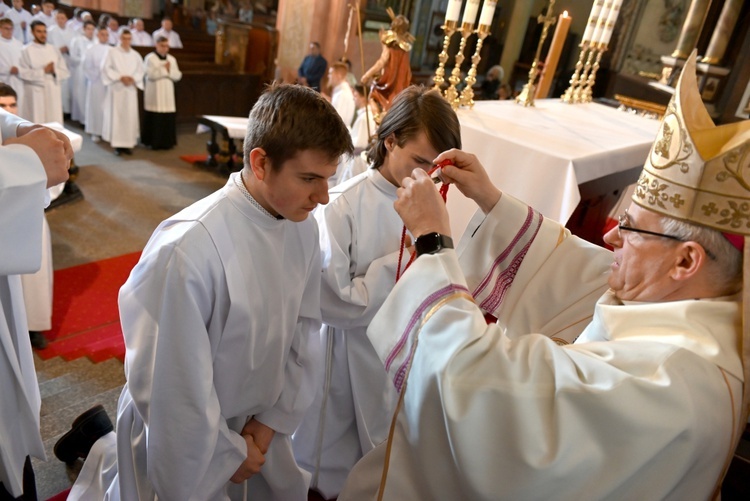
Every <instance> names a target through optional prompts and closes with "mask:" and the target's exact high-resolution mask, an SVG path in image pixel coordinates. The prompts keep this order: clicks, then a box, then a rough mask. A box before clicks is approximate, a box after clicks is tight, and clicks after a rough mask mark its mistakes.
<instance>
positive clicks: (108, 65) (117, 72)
mask: <svg viewBox="0 0 750 501" xmlns="http://www.w3.org/2000/svg"><path fill="white" fill-rule="evenodd" d="M124 76H129V77H131V78H133V80H135V84H132V85H125V84H124V83H122V81H121V80H120V78H121V77H124ZM102 81H103V82H104V85H106V86H107V94H106V96H105V98H104V123H103V128H102V137H103V138H104V140H105V141H109V143H110V144H111V145H112V147H113V148H132V147H134V146H135V145H136V144H138V137H139V136H140V130H141V126H140V119H139V118H138V89H141V90H143V58H142V57H141V55H140V54H138V53H137V52H136V51H135V50H133V49H130V50H127V51H126V50H123V48H122V47H112V48H111V49H110V50H109V52H107V56H106V57H105V58H104V62H103V63H102Z"/></svg>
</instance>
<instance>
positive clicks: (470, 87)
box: [459, 24, 490, 108]
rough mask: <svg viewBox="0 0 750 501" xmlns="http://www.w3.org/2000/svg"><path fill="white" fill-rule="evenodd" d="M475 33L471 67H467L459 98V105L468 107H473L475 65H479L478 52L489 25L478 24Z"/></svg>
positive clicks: (488, 30) (475, 76)
mask: <svg viewBox="0 0 750 501" xmlns="http://www.w3.org/2000/svg"><path fill="white" fill-rule="evenodd" d="M476 34H477V48H476V49H475V50H474V55H473V56H471V69H469V73H468V74H467V75H466V85H465V86H464V90H463V91H462V92H461V97H460V98H459V105H460V106H468V107H469V108H473V107H474V84H475V83H476V82H477V65H479V61H481V59H482V56H480V55H479V53H480V52H481V50H482V44H483V43H484V39H485V38H487V36H488V35H489V34H490V27H489V25H486V24H480V25H479V27H478V28H477V31H476Z"/></svg>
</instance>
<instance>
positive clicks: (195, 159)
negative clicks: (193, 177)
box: [180, 153, 208, 164]
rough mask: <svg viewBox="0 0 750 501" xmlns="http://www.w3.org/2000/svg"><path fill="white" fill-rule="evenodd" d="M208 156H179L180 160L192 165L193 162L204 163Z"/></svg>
mask: <svg viewBox="0 0 750 501" xmlns="http://www.w3.org/2000/svg"><path fill="white" fill-rule="evenodd" d="M206 158H208V155H207V154H205V153H203V154H202V155H180V160H184V161H185V162H187V163H189V164H192V163H195V162H205V161H206Z"/></svg>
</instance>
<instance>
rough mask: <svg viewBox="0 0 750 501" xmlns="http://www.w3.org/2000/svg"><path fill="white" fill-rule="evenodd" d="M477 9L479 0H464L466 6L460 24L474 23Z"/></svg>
mask: <svg viewBox="0 0 750 501" xmlns="http://www.w3.org/2000/svg"><path fill="white" fill-rule="evenodd" d="M478 11H479V0H469V1H468V2H466V7H464V17H463V19H461V25H462V26H463V25H464V24H471V25H473V24H474V21H476V20H477V12H478Z"/></svg>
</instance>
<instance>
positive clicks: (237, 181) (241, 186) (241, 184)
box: [234, 171, 279, 220]
mask: <svg viewBox="0 0 750 501" xmlns="http://www.w3.org/2000/svg"><path fill="white" fill-rule="evenodd" d="M234 184H235V185H236V186H237V188H239V189H240V192H242V194H243V195H245V198H247V199H248V201H249V202H250V203H251V204H252V205H253V206H254V207H255V208H256V209H258V210H259V211H261V212H262V213H263V214H265V215H266V216H268V217H270V218H271V219H274V220H277V219H279V218H278V217H276V216H274V215H273V214H271V213H270V212H268V211H267V210H266V209H265V208H264V207H263V206H262V205H260V202H258V201H257V200H255V198H253V196H252V195H251V194H250V192H249V191H247V188H246V187H245V181H244V180H243V179H242V171H240V175H239V176H236V177H235V178H234Z"/></svg>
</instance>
